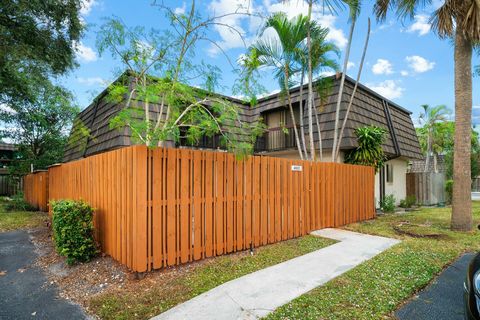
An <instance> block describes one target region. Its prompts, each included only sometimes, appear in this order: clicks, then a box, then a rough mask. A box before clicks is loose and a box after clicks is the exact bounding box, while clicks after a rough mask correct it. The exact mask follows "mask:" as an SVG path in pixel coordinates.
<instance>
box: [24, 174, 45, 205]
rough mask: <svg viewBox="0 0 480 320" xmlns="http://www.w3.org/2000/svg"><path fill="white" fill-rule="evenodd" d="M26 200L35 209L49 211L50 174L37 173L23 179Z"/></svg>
mask: <svg viewBox="0 0 480 320" xmlns="http://www.w3.org/2000/svg"><path fill="white" fill-rule="evenodd" d="M23 193H24V197H25V200H26V201H27V202H28V203H29V204H30V205H31V206H32V207H34V208H36V209H38V210H41V211H47V210H48V205H47V204H48V172H47V171H37V172H35V173H32V174H29V175H27V176H25V177H24V178H23Z"/></svg>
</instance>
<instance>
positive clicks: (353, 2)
mask: <svg viewBox="0 0 480 320" xmlns="http://www.w3.org/2000/svg"><path fill="white" fill-rule="evenodd" d="M344 2H345V3H346V4H347V5H348V8H349V18H350V31H349V33H348V42H347V47H346V49H345V57H344V61H343V71H342V77H341V79H340V87H339V89H338V95H337V103H336V108H335V124H334V129H333V146H332V161H334V162H336V161H337V152H336V150H337V145H338V140H339V136H338V129H339V128H338V123H339V121H340V108H341V103H342V97H343V89H344V87H345V76H346V74H347V69H348V61H349V59H350V49H351V47H352V39H353V33H354V31H355V25H356V23H357V18H358V16H359V15H360V8H361V0H344Z"/></svg>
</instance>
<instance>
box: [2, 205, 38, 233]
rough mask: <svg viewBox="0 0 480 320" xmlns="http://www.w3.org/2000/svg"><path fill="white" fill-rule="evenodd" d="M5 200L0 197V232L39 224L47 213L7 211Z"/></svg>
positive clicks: (34, 226) (28, 227) (33, 226)
mask: <svg viewBox="0 0 480 320" xmlns="http://www.w3.org/2000/svg"><path fill="white" fill-rule="evenodd" d="M7 203H8V202H7V200H5V198H1V199H0V232H5V231H12V230H18V229H30V228H36V227H39V226H41V225H42V224H43V223H44V221H45V219H46V217H47V214H46V213H43V212H33V211H19V210H18V211H8V210H7Z"/></svg>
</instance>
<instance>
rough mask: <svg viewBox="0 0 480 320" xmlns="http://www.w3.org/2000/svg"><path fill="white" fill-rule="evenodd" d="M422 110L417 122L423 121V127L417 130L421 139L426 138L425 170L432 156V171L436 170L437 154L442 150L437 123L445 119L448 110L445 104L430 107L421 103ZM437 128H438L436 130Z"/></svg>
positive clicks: (427, 168)
mask: <svg viewBox="0 0 480 320" xmlns="http://www.w3.org/2000/svg"><path fill="white" fill-rule="evenodd" d="M422 109H423V112H422V113H421V114H420V117H419V122H420V123H423V128H422V129H421V130H417V132H419V133H420V136H421V138H422V140H426V146H425V147H426V148H425V150H424V153H425V170H424V171H425V172H427V171H428V170H429V168H430V158H431V157H433V164H434V171H435V172H438V168H437V156H438V154H439V153H440V152H441V151H442V148H441V145H440V144H439V143H438V139H437V137H438V135H439V132H437V131H438V130H440V128H441V127H440V126H437V123H439V122H443V121H446V120H447V118H448V115H449V114H450V110H449V109H448V108H447V107H446V106H445V105H439V106H436V107H433V108H432V107H430V106H429V105H428V104H424V105H422ZM437 129H438V130H437Z"/></svg>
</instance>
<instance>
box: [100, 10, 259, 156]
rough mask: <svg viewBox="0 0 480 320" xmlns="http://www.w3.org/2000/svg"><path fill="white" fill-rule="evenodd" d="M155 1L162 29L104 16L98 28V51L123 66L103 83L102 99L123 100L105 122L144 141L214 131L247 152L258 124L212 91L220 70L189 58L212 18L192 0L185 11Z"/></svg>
mask: <svg viewBox="0 0 480 320" xmlns="http://www.w3.org/2000/svg"><path fill="white" fill-rule="evenodd" d="M159 6H160V8H161V9H163V10H164V11H165V12H166V15H167V18H168V20H169V21H170V26H169V28H166V29H165V30H163V31H157V30H151V31H149V32H146V31H145V30H144V29H143V28H138V27H137V28H128V27H126V26H125V25H124V24H123V23H122V22H121V21H120V20H117V19H109V20H107V21H106V23H105V24H104V25H102V27H101V30H100V32H99V33H98V37H97V47H98V49H99V52H100V54H103V53H105V52H110V53H111V54H112V56H113V57H114V58H116V59H119V60H120V62H121V63H122V64H123V66H124V67H125V68H126V69H127V71H126V72H125V73H124V74H123V76H122V77H121V78H120V80H119V81H117V82H115V83H113V84H112V85H111V86H110V87H109V95H108V99H109V100H110V101H111V102H112V103H124V104H125V108H124V109H123V110H122V111H121V112H120V113H119V114H118V115H116V116H115V117H114V118H113V119H112V120H111V122H110V127H112V128H115V129H119V130H123V129H124V128H125V127H128V128H129V129H130V131H131V133H132V138H133V140H134V141H136V142H137V143H141V144H145V145H147V146H150V147H153V146H158V145H162V144H164V143H165V142H168V141H172V142H175V143H179V142H180V141H182V142H183V141H186V142H187V143H188V144H191V145H196V144H197V143H199V141H200V139H201V138H203V137H214V136H219V137H220V142H221V143H222V144H223V146H224V147H226V149H227V150H229V151H232V152H235V153H236V154H237V155H239V156H244V155H247V154H250V153H252V151H253V144H254V142H255V140H256V137H257V135H258V134H260V133H261V132H262V130H261V129H262V126H261V124H260V123H254V124H247V123H245V122H244V121H242V119H241V115H240V113H239V108H238V106H237V105H235V104H234V103H232V102H231V101H229V100H228V99H224V98H223V97H222V96H220V95H217V94H215V93H214V90H215V89H216V87H217V86H218V84H219V83H220V81H219V79H220V75H221V70H219V69H218V68H217V67H215V66H213V65H210V64H207V63H205V62H203V61H202V62H199V63H196V62H195V59H194V48H195V46H196V44H197V42H198V41H201V40H206V39H208V37H207V28H208V27H209V26H212V25H215V24H216V23H218V22H216V19H215V18H209V19H206V20H202V18H201V16H200V15H199V14H198V12H197V11H196V10H195V7H194V4H193V3H192V7H191V8H190V10H189V12H188V13H186V14H177V13H175V12H173V11H172V10H170V9H169V8H168V7H164V6H163V5H159ZM170 31H175V32H170ZM192 79H193V80H194V81H196V83H192Z"/></svg>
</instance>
